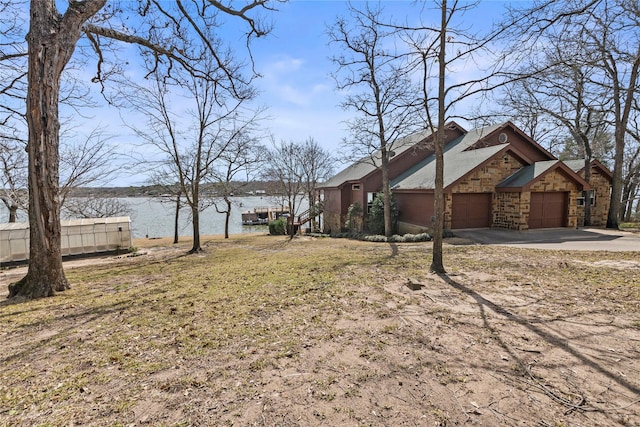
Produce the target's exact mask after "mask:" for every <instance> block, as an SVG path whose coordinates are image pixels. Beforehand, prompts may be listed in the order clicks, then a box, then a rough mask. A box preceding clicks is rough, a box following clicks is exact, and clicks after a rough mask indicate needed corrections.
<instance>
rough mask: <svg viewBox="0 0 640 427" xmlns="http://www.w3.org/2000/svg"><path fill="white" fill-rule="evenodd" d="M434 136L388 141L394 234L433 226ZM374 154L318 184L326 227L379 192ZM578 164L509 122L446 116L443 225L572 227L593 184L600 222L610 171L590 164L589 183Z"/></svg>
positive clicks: (332, 228)
mask: <svg viewBox="0 0 640 427" xmlns="http://www.w3.org/2000/svg"><path fill="white" fill-rule="evenodd" d="M433 138H434V135H433V134H431V133H430V132H428V131H424V132H421V133H418V134H415V135H411V136H409V137H407V138H404V139H403V140H401V141H399V142H398V143H397V144H395V145H394V148H393V151H394V153H392V154H393V156H392V158H391V159H390V165H389V177H390V183H391V188H392V192H393V198H394V200H395V201H396V204H397V208H398V218H397V223H398V231H399V232H400V233H406V232H411V233H416V232H421V231H424V230H427V229H429V228H431V227H432V224H433V218H434V203H433V202H434V188H435V155H434V145H433ZM376 156H377V157H376ZM379 158H380V154H379V153H378V154H377V155H374V156H373V157H372V159H369V160H373V161H367V160H362V161H360V162H356V163H354V164H352V165H350V166H348V167H347V168H346V169H344V170H343V171H341V172H339V173H338V174H337V175H335V176H334V177H332V178H331V179H329V180H328V181H327V182H326V183H325V184H324V185H323V186H322V188H321V191H322V192H323V196H324V213H323V215H324V225H325V231H326V232H337V231H340V230H341V229H342V228H343V227H344V223H345V221H346V219H347V212H348V210H349V206H350V205H352V204H355V203H357V204H359V205H360V206H361V207H362V208H363V209H362V220H363V221H364V220H365V218H366V214H367V210H368V209H365V207H369V206H370V204H371V202H372V201H373V198H374V197H375V194H376V193H378V192H380V191H382V173H381V171H380V168H379V167H377V166H376V165H379V164H380V162H379ZM576 165H577V163H571V166H569V165H568V164H567V163H565V162H562V161H560V160H558V159H557V158H556V157H555V156H553V154H551V153H550V152H549V151H547V150H545V149H544V148H543V147H542V146H540V145H539V144H538V143H536V142H535V141H534V140H533V139H532V138H530V137H529V136H528V135H526V134H525V133H524V132H522V131H521V130H520V129H518V128H517V127H516V126H515V125H514V124H513V123H511V122H507V123H503V124H500V125H494V126H488V127H484V128H479V129H474V130H472V131H466V130H465V129H464V128H462V127H461V126H460V125H458V124H456V123H450V124H448V125H447V129H446V133H445V150H444V197H445V200H444V201H445V212H444V213H445V215H444V223H445V228H448V229H459V228H480V227H499V228H508V229H513V230H527V229H531V228H550V227H572V228H575V227H577V226H579V225H581V224H582V223H581V222H579V221H580V209H579V206H578V205H579V200H580V198H581V197H582V192H583V190H592V189H593V190H594V191H595V193H594V194H595V195H596V204H595V205H594V213H595V215H594V217H597V218H598V220H597V221H600V220H601V217H600V215H601V212H605V216H604V221H606V211H607V210H608V204H609V188H610V180H607V179H600V177H603V178H607V177H609V176H610V175H611V174H610V173H609V172H608V171H607V169H606V167H604V166H603V165H602V164H600V163H599V162H594V163H592V177H596V179H593V180H592V184H591V185H590V184H589V183H587V182H586V181H585V180H584V178H583V176H584V173H582V175H580V170H579V169H576V168H577V166H576ZM582 166H583V167H584V162H582ZM582 200H584V199H582ZM596 206H597V208H596ZM582 215H583V217H584V208H582ZM594 225H595V222H594Z"/></svg>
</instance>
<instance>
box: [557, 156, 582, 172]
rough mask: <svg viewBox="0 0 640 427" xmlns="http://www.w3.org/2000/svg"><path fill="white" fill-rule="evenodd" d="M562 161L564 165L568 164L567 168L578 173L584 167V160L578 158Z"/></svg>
mask: <svg viewBox="0 0 640 427" xmlns="http://www.w3.org/2000/svg"><path fill="white" fill-rule="evenodd" d="M562 163H564V164H565V165H567V166H569V169H571V170H572V171H574V172H576V173H578V172H580V171H581V170H582V169H584V160H581V159H578V160H565V161H563V162H562Z"/></svg>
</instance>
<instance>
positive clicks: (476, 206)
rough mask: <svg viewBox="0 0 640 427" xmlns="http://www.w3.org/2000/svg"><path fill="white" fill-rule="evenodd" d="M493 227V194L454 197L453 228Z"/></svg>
mask: <svg viewBox="0 0 640 427" xmlns="http://www.w3.org/2000/svg"><path fill="white" fill-rule="evenodd" d="M481 227H491V193H458V194H454V195H453V200H452V212H451V228H481Z"/></svg>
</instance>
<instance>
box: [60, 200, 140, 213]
mask: <svg viewBox="0 0 640 427" xmlns="http://www.w3.org/2000/svg"><path fill="white" fill-rule="evenodd" d="M129 211H130V210H129V205H128V204H127V203H126V202H123V201H121V200H119V199H117V198H115V197H99V196H96V197H72V198H69V199H67V201H66V203H65V204H64V206H63V216H64V214H66V216H68V217H69V218H107V217H114V216H126V215H128V214H129Z"/></svg>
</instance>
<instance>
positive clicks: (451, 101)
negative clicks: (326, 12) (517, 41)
mask: <svg viewBox="0 0 640 427" xmlns="http://www.w3.org/2000/svg"><path fill="white" fill-rule="evenodd" d="M436 5H437V7H436V9H437V10H438V14H439V17H440V20H439V22H438V24H435V25H428V24H420V25H412V26H407V27H403V28H401V30H402V32H403V35H402V37H403V40H404V41H405V43H406V44H407V45H408V51H409V55H411V56H412V57H413V60H412V62H411V64H410V69H411V70H412V72H413V73H414V76H416V77H415V78H416V79H417V81H418V82H419V83H418V87H419V89H418V90H419V92H418V93H419V95H418V98H419V99H420V104H421V107H422V113H421V118H422V120H423V123H424V125H423V127H424V128H426V129H430V130H431V132H432V134H434V135H435V141H434V146H435V161H436V168H435V169H436V176H435V191H434V211H435V223H434V230H433V256H432V261H431V266H430V271H432V272H434V273H438V274H443V273H445V272H446V270H445V268H444V261H443V252H442V243H443V237H444V142H445V139H446V131H447V129H446V124H447V123H448V122H449V121H451V120H455V119H456V118H463V119H464V118H467V117H465V116H461V115H460V114H459V113H458V112H457V108H458V106H459V105H460V104H461V103H462V102H463V101H470V100H472V99H474V98H479V97H482V96H483V95H485V94H486V93H487V92H489V91H491V90H494V89H495V88H497V87H500V86H501V85H503V84H505V82H506V81H508V77H507V76H505V75H504V74H503V73H502V72H500V71H499V67H500V66H501V65H502V63H501V62H497V61H492V60H489V61H488V60H487V59H488V58H494V57H495V54H494V52H493V51H492V50H491V49H490V47H491V44H492V42H493V41H494V40H495V39H496V38H497V37H498V35H499V34H500V33H501V30H500V29H498V30H492V31H490V32H488V33H486V34H473V33H471V32H470V31H468V29H467V28H466V27H463V26H461V24H460V23H459V22H458V18H459V17H461V16H463V15H464V14H465V13H467V12H469V11H472V10H473V9H474V8H475V6H476V5H477V3H473V2H471V3H469V2H462V1H458V0H454V1H451V2H447V0H441V1H440V2H436ZM480 58H484V59H485V62H487V63H489V64H491V65H489V66H486V67H480V66H478V64H479V63H480V62H481V61H480ZM467 67H474V69H476V70H477V74H476V75H475V76H473V77H471V78H468V79H459V80H456V79H452V78H450V77H451V76H452V75H453V74H454V73H455V71H453V70H456V69H464V68H467Z"/></svg>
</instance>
